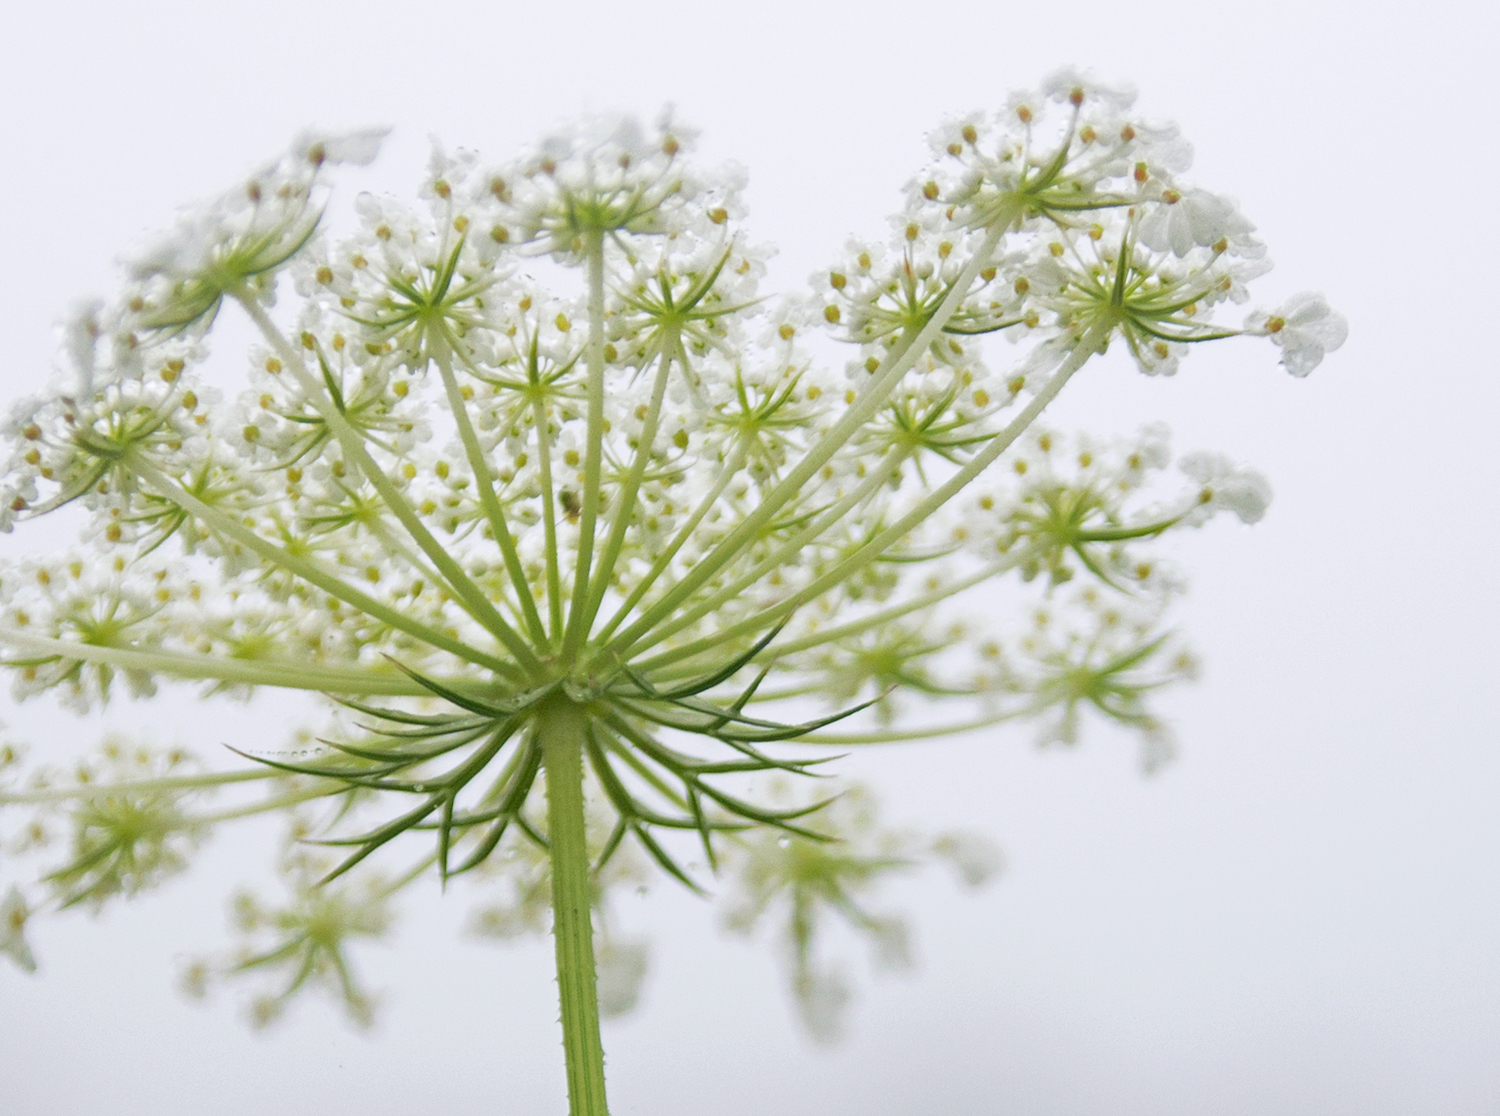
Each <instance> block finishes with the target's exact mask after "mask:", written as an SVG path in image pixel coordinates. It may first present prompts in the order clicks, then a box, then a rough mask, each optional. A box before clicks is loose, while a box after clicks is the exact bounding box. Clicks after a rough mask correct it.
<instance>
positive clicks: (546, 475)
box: [531, 399, 563, 642]
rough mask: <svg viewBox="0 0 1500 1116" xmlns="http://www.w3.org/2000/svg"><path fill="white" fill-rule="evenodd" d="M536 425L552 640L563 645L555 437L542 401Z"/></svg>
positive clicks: (535, 403)
mask: <svg viewBox="0 0 1500 1116" xmlns="http://www.w3.org/2000/svg"><path fill="white" fill-rule="evenodd" d="M531 414H532V425H533V426H535V427H536V464H537V470H538V471H539V472H540V473H541V480H542V533H543V535H544V539H543V542H544V546H545V549H546V551H547V619H548V620H550V621H551V623H552V628H551V631H552V639H553V641H554V642H561V641H562V634H563V597H562V568H561V567H560V566H559V565H558V558H557V554H558V551H557V496H556V489H555V488H554V486H553V484H552V445H551V442H552V435H551V432H550V431H549V430H548V428H547V423H548V421H549V420H548V418H547V405H546V404H545V403H543V402H542V401H541V400H540V399H534V400H532V403H531Z"/></svg>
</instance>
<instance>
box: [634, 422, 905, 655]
mask: <svg viewBox="0 0 1500 1116" xmlns="http://www.w3.org/2000/svg"><path fill="white" fill-rule="evenodd" d="M906 456H907V451H906V450H904V449H902V448H901V447H896V448H894V449H891V450H890V451H889V452H887V453H886V455H885V456H884V457H882V458H881V459H880V460H879V461H878V462H876V464H875V467H874V468H873V469H871V470H870V471H869V473H868V475H867V476H866V477H865V479H864V481H863V482H862V483H861V484H860V485H859V486H858V487H857V488H855V489H854V491H853V492H850V493H849V494H848V495H847V496H844V497H843V498H842V499H840V500H839V501H838V502H837V503H836V504H834V505H833V506H832V507H830V508H828V509H827V510H826V511H824V512H822V513H820V514H819V515H818V517H817V518H816V519H814V520H813V521H812V523H810V524H809V525H808V526H806V527H803V528H802V529H801V530H800V531H798V532H797V533H796V534H794V535H793V536H792V537H791V538H789V539H786V540H785V541H784V542H782V543H781V544H780V545H779V546H777V548H776V549H775V550H774V551H772V553H771V554H770V555H769V556H768V557H766V558H764V559H762V560H761V561H760V562H758V563H757V564H756V565H755V567H754V568H753V569H751V570H750V571H749V572H748V573H746V574H742V575H741V576H739V577H738V578H736V579H735V580H734V581H732V582H730V583H729V584H728V585H726V586H724V587H723V588H722V589H720V590H719V591H718V592H716V593H714V594H713V596H711V597H709V598H707V599H706V600H703V601H699V602H698V603H697V604H696V605H694V606H693V607H692V608H690V609H688V610H687V611H686V612H682V613H679V614H678V615H677V617H676V618H675V619H673V620H672V621H671V622H670V623H664V624H663V623H661V621H662V620H664V619H665V617H664V616H663V617H655V616H652V614H651V613H650V612H649V611H648V612H646V613H644V614H643V618H649V619H650V621H651V623H652V625H653V627H652V628H651V631H650V634H649V635H647V636H646V637H644V638H643V639H640V640H638V641H637V642H636V643H635V644H633V645H632V646H631V647H629V648H621V649H620V650H621V651H622V652H623V651H625V650H629V651H630V652H631V653H632V654H634V655H640V654H641V653H642V652H644V651H646V650H647V649H648V648H651V647H655V646H656V645H657V644H659V643H661V642H662V641H663V640H667V639H670V638H671V637H672V636H674V635H676V634H677V633H678V632H680V631H682V630H683V629H684V628H688V627H691V626H692V625H693V624H695V623H697V622H698V621H699V620H701V619H702V618H703V617H704V616H707V615H709V614H710V613H712V612H713V611H715V610H716V609H718V608H719V607H720V606H722V605H723V604H724V603H725V602H727V601H732V600H734V599H735V598H736V597H738V596H740V595H742V594H743V593H744V592H745V591H746V590H747V589H750V588H751V587H752V586H754V585H755V584H756V582H758V581H760V580H761V579H762V578H764V577H766V576H767V575H768V574H771V573H773V572H774V571H776V570H779V569H781V568H782V567H783V566H786V565H789V564H793V563H795V562H796V561H797V559H798V558H799V557H800V556H801V555H803V553H804V552H805V551H806V550H807V548H808V547H809V546H810V545H811V544H812V543H813V542H815V541H816V540H817V539H819V538H820V537H822V535H823V533H824V532H825V531H827V530H828V529H829V528H831V527H833V526H835V525H836V524H838V523H839V522H840V521H841V520H843V519H844V518H845V517H846V516H847V515H849V514H850V512H852V511H853V510H854V509H856V508H858V507H861V506H862V505H864V504H865V503H867V502H868V501H869V500H870V499H872V498H873V497H874V496H875V494H876V493H877V492H878V491H879V490H880V489H881V488H882V487H884V486H885V484H886V483H887V481H888V480H889V478H890V476H891V474H892V473H894V472H895V471H896V470H897V469H899V468H900V467H901V465H902V462H903V461H904V460H905V458H906ZM657 625H659V626H657Z"/></svg>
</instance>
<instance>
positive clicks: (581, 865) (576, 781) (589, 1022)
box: [538, 697, 609, 1116]
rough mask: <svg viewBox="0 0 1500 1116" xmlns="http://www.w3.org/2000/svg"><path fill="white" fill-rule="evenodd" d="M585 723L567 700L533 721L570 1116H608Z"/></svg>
mask: <svg viewBox="0 0 1500 1116" xmlns="http://www.w3.org/2000/svg"><path fill="white" fill-rule="evenodd" d="M587 731H588V718H587V716H586V714H585V713H584V711H583V709H582V708H581V707H579V706H578V705H576V704H574V703H573V702H572V701H569V700H568V699H566V698H561V697H560V698H557V699H555V700H551V701H549V702H547V703H546V705H544V706H543V708H542V709H541V711H540V717H539V718H538V732H539V734H540V737H541V743H542V763H543V765H544V766H545V768H546V771H547V840H548V842H549V844H550V845H551V850H550V852H551V858H552V938H553V942H554V944H555V946H556V949H557V990H558V995H559V997H560V999H561V1001H562V1027H563V1053H564V1056H565V1058H566V1060H567V1068H568V1112H569V1114H570V1116H608V1112H609V1109H608V1106H607V1105H606V1103H605V1099H604V1045H603V1043H602V1042H601V1040H600V1038H599V994H598V990H597V988H596V986H595V976H594V928H593V920H592V918H591V912H590V907H591V905H592V890H593V889H592V886H591V881H590V879H589V850H588V841H587V838H586V835H585V831H584V820H583V748H584V741H585V736H586V733H587Z"/></svg>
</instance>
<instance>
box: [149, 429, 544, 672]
mask: <svg viewBox="0 0 1500 1116" xmlns="http://www.w3.org/2000/svg"><path fill="white" fill-rule="evenodd" d="M129 464H130V467H131V469H132V470H133V471H134V472H135V474H136V476H138V477H140V479H141V480H143V481H145V482H146V483H147V484H148V485H149V486H150V487H151V488H152V489H153V490H154V491H155V492H156V494H157V495H158V496H161V497H162V498H163V499H166V500H170V501H171V502H172V503H174V504H176V505H177V506H178V507H179V508H181V509H182V510H183V511H186V512H191V513H192V514H193V515H195V516H197V517H198V518H199V519H200V520H202V521H203V523H204V524H205V525H206V526H208V527H210V528H212V529H213V530H215V531H217V532H218V533H219V534H221V535H223V536H224V537H225V538H229V539H233V540H234V541H235V542H237V543H239V544H240V545H241V546H243V547H245V548H246V549H247V550H250V551H253V552H254V553H255V554H258V555H259V556H260V557H262V558H264V559H265V560H266V561H267V562H270V563H272V564H273V565H276V566H280V567H281V568H282V569H284V570H286V571H287V572H288V573H290V574H292V575H294V576H296V577H299V578H301V579H302V580H303V581H306V582H307V583H308V584H309V585H315V586H317V587H318V588H319V589H321V590H323V592H325V593H327V594H329V595H330V596H333V597H337V598H338V599H339V600H341V601H343V602H344V603H345V604H347V605H350V606H352V607H354V608H357V609H359V611H360V612H363V613H364V614H365V615H366V616H368V617H370V618H371V619H373V620H378V621H380V622H381V623H383V624H387V625H389V626H390V627H392V628H395V629H396V630H397V631H399V632H405V633H406V634H407V635H409V636H413V637H415V638H416V639H419V640H421V641H422V642H423V643H425V644H427V645H428V646H429V647H434V648H436V649H437V650H439V651H447V652H448V653H449V654H450V655H454V656H457V657H458V658H460V659H463V660H464V661H465V662H470V663H473V664H474V665H475V666H482V667H486V668H488V669H490V670H493V671H494V672H495V673H497V674H499V675H501V676H503V677H507V678H516V677H518V676H520V675H521V672H520V671H519V670H517V669H516V667H515V666H513V665H512V664H510V663H507V662H506V661H505V660H503V659H497V658H495V657H494V656H493V655H486V654H484V653H483V652H482V651H476V650H475V649H474V648H472V647H469V646H468V645H467V644H465V643H463V642H461V641H460V640H457V639H454V638H453V637H452V636H448V635H445V634H443V633H442V632H438V631H435V630H433V629H432V628H429V627H428V626H427V625H426V624H423V623H421V622H420V621H417V620H413V619H412V618H411V617H409V616H404V615H402V614H401V613H400V612H398V611H396V610H395V609H394V608H391V607H389V606H387V605H383V604H381V603H380V602H379V601H377V600H376V599H375V598H374V597H371V596H369V595H368V594H366V593H362V592H360V591H359V590H358V589H355V588H354V587H353V586H350V585H346V584H345V583H344V582H343V581H342V580H340V579H339V578H338V577H336V576H335V575H334V574H332V573H330V572H329V571H327V570H324V569H322V568H321V567H319V566H318V565H317V564H316V563H314V562H312V561H310V560H309V559H306V558H300V557H298V556H297V555H295V554H292V553H291V552H290V551H288V550H287V549H286V548H285V547H281V546H277V545H276V544H275V543H273V542H270V541H268V540H267V539H263V538H261V536H260V535H258V534H256V533H255V532H254V531H252V530H251V529H250V528H249V527H246V526H245V525H244V524H243V523H241V522H239V521H238V520H236V519H234V518H233V517H232V516H229V515H226V514H225V513H224V512H222V511H220V510H219V509H218V508H215V507H212V506H210V505H208V504H205V503H204V502H203V501H202V500H200V499H198V498H197V497H196V496H194V495H193V494H192V493H191V492H189V491H187V489H185V488H183V487H182V486H181V485H180V484H178V483H177V482H176V481H174V480H172V478H171V477H169V476H167V475H166V474H165V473H163V472H162V471H161V470H160V469H158V468H156V466H154V465H152V464H151V463H150V462H149V461H147V460H145V459H144V458H136V457H132V458H131V459H130V460H129Z"/></svg>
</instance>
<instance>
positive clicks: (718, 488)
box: [596, 442, 745, 646]
mask: <svg viewBox="0 0 1500 1116" xmlns="http://www.w3.org/2000/svg"><path fill="white" fill-rule="evenodd" d="M744 463H745V444H744V443H743V442H739V443H737V444H736V445H735V448H734V452H733V453H732V454H731V455H730V457H729V459H728V460H727V461H725V462H724V463H723V464H722V465H720V466H719V475H718V477H717V478H716V479H715V480H714V484H713V487H712V488H711V489H709V492H708V495H707V496H705V497H704V498H703V499H702V501H700V502H699V504H698V506H697V507H696V508H694V509H693V514H692V515H690V516H689V517H688V520H687V522H686V523H684V524H683V525H682V527H681V528H680V529H679V530H678V532H677V534H676V535H675V536H674V537H673V538H672V542H671V543H670V544H669V545H668V546H667V548H666V549H665V550H663V551H662V552H661V553H660V554H659V555H657V558H656V561H655V562H653V563H652V564H651V569H650V570H649V571H648V572H647V574H646V576H645V577H643V578H641V579H640V580H639V581H637V582H636V585H635V588H634V589H632V590H631V591H630V596H628V597H627V598H625V603H624V604H622V605H621V606H620V608H619V610H618V611H617V612H616V613H615V614H614V616H613V617H611V618H610V621H609V623H608V624H606V625H604V629H603V630H602V631H601V632H600V633H599V636H598V639H597V640H596V642H597V643H598V644H600V645H601V646H602V645H603V644H605V643H606V642H608V640H609V637H610V636H612V635H614V632H615V629H616V628H618V627H619V626H620V624H621V623H623V622H624V621H625V620H626V619H627V618H628V617H629V616H630V610H631V609H633V608H635V606H636V605H638V604H640V602H641V598H643V597H644V596H645V595H646V593H647V591H648V590H650V588H651V587H652V586H653V585H655V584H656V579H657V578H659V577H660V576H661V575H662V573H663V572H664V571H665V570H666V568H667V567H668V566H670V565H671V564H672V559H673V558H675V557H677V552H678V551H679V550H681V549H682V548H683V546H684V545H686V543H687V541H688V540H689V539H690V538H692V537H693V532H695V531H696V530H697V529H698V524H699V523H701V522H703V517H704V516H706V515H707V514H708V513H709V512H710V511H712V510H713V506H714V505H715V504H716V503H718V500H719V497H720V496H722V495H724V489H726V488H728V487H729V482H730V481H731V480H733V479H734V477H735V475H736V474H738V473H739V471H740V467H741V466H742V465H744ZM667 588H668V590H669V591H670V589H671V585H668V586H667Z"/></svg>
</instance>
